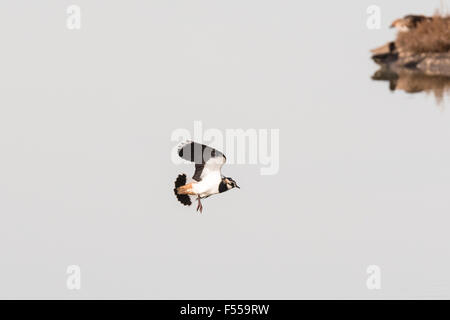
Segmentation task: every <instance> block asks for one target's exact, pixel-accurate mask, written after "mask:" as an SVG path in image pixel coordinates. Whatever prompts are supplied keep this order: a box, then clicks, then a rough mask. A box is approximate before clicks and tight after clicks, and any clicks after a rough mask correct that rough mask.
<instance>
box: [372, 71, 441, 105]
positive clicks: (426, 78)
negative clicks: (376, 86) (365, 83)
mask: <svg viewBox="0 0 450 320" xmlns="http://www.w3.org/2000/svg"><path fill="white" fill-rule="evenodd" d="M372 79H373V80H384V81H389V88H390V89H391V90H392V91H395V90H403V91H405V92H408V93H417V92H426V93H433V94H434V96H435V97H436V100H437V101H438V102H442V101H443V100H444V97H445V95H446V94H448V93H450V77H447V76H441V75H427V74H425V73H423V72H418V71H415V70H408V69H404V70H397V71H393V70H392V69H389V68H385V67H381V68H380V69H379V70H378V71H377V72H375V74H374V75H373V76H372Z"/></svg>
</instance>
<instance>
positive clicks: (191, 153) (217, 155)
mask: <svg viewBox="0 0 450 320" xmlns="http://www.w3.org/2000/svg"><path fill="white" fill-rule="evenodd" d="M178 155H179V156H180V157H181V158H183V159H185V160H188V161H191V162H194V163H195V173H194V176H193V177H192V179H194V180H196V181H201V180H202V179H203V177H205V176H206V175H207V174H209V173H211V172H220V170H221V169H222V166H223V165H224V163H225V161H226V158H225V155H224V154H223V153H222V152H220V151H218V150H216V149H213V148H211V147H208V146H206V145H204V144H200V143H197V142H193V141H186V142H184V143H183V144H182V145H181V146H180V148H179V149H178Z"/></svg>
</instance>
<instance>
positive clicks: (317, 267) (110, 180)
mask: <svg viewBox="0 0 450 320" xmlns="http://www.w3.org/2000/svg"><path fill="white" fill-rule="evenodd" d="M439 3H440V1H434V0H433V1H423V0H422V1H411V0H408V1H406V0H403V1H387V0H384V1H356V0H355V1H339V2H338V1H331V0H328V1H308V2H305V1H260V0H258V1H256V0H253V1H247V0H246V1H236V0H233V1H206V0H204V1H197V0H194V1H162V0H161V1H112V0H108V1H105V0H103V1H102V0H97V1H87V0H73V1H56V0H54V1H49V0H42V1H39V2H37V1H34V2H30V1H24V0H14V1H12V0H9V1H2V2H1V3H0V33H1V39H2V59H1V62H0V69H1V70H2V71H1V76H0V146H1V148H0V163H1V166H0V252H1V261H0V297H2V298H64V299H66V298H155V299H159V298H188V299H189V298H204V299H215V298H223V299H227V298H254V299H258V298H265V299H280V298H289V299H300V298H362V299H367V298H377V299H378V298H387V299H390V298H450V274H449V272H448V270H449V268H450V257H449V252H450V251H449V249H450V248H449V244H450V235H449V233H448V226H449V223H450V217H449V209H450V203H449V197H448V194H449V192H450V183H449V178H450V144H449V143H448V141H449V138H450V114H449V112H448V111H449V110H448V108H444V109H443V110H442V108H440V107H439V106H437V105H436V103H435V100H434V98H433V97H432V96H431V95H426V94H417V95H408V94H406V93H402V92H395V93H391V92H390V91H389V90H388V86H387V84H386V83H380V82H373V81H372V80H371V79H370V76H371V75H372V73H373V72H374V71H375V70H376V69H377V68H376V65H374V63H372V61H371V60H370V54H369V50H370V49H371V48H373V47H376V46H378V45H381V44H383V43H385V42H387V41H389V40H391V39H393V38H394V36H395V33H394V31H393V30H391V29H388V25H389V24H390V22H391V21H392V20H393V19H395V18H398V17H401V16H403V15H405V14H409V13H425V14H431V13H433V12H434V10H435V8H437V7H439ZM70 4H77V5H79V6H80V7H81V10H82V28H81V30H76V31H69V30H67V28H66V17H67V15H66V8H67V6H68V5H70ZM372 4H376V5H379V6H380V8H381V13H382V26H383V27H382V29H380V30H368V29H367V27H366V19H367V14H366V8H367V7H368V6H369V5H372ZM195 120H199V121H202V123H203V125H204V127H205V128H216V129H219V130H225V129H234V128H242V129H248V128H254V129H272V128H273V129H279V130H280V171H279V173H278V174H277V175H273V176H262V175H260V171H259V169H260V168H259V166H256V165H238V164H235V165H226V166H225V167H224V173H225V174H226V175H227V176H231V177H233V178H234V179H235V180H236V181H237V182H238V184H239V185H240V186H241V190H232V191H230V192H227V193H224V194H222V195H218V196H215V197H211V198H209V199H206V200H205V201H204V209H205V210H204V213H203V215H198V214H197V213H196V212H195V210H194V208H185V207H183V206H181V205H180V204H179V203H178V202H177V201H176V199H175V197H174V195H173V192H172V188H173V181H174V179H175V177H176V176H177V174H178V173H180V172H186V173H188V174H191V173H193V168H192V167H191V166H187V165H175V164H173V163H172V162H171V160H170V152H171V150H172V148H173V147H174V142H172V141H171V140H170V136H171V133H172V132H173V131H174V130H176V129H179V128H186V129H188V130H193V124H194V121H195ZM73 264H75V265H79V266H80V267H81V273H82V278H81V279H82V280H81V283H82V284H81V290H79V291H70V290H68V289H67V288H66V278H67V275H66V268H67V266H68V265H73ZM373 264H375V265H379V266H380V268H381V272H382V273H381V274H382V278H381V279H382V289H381V290H377V291H370V290H368V289H367V287H366V279H367V277H368V275H367V274H366V268H367V266H369V265H373Z"/></svg>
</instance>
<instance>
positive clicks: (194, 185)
mask: <svg viewBox="0 0 450 320" xmlns="http://www.w3.org/2000/svg"><path fill="white" fill-rule="evenodd" d="M178 155H179V156H180V157H181V158H183V159H185V160H187V161H191V162H194V163H195V172H194V175H193V176H192V179H193V180H194V181H192V182H190V183H187V178H186V175H185V174H180V175H178V177H177V179H176V181H175V188H174V193H175V195H176V197H177V199H178V201H180V202H181V203H182V204H184V205H187V206H190V205H191V204H192V200H191V198H190V197H191V196H196V197H197V200H198V206H197V211H199V210H200V212H202V210H203V206H202V203H201V202H200V199H204V198H207V197H209V196H211V195H213V194H217V193H222V192H225V191H228V190H230V189H233V188H239V186H238V185H237V184H236V182H235V181H234V180H233V179H231V178H228V177H224V176H223V175H222V173H221V170H222V166H223V165H224V164H225V162H226V157H225V155H224V154H223V153H222V152H220V151H218V150H216V149H213V148H211V147H208V146H206V145H204V144H200V143H197V142H193V141H186V142H184V143H183V144H181V146H180V148H179V149H178Z"/></svg>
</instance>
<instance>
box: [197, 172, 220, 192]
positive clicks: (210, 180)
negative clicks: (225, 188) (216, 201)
mask: <svg viewBox="0 0 450 320" xmlns="http://www.w3.org/2000/svg"><path fill="white" fill-rule="evenodd" d="M221 181H222V177H221V175H220V173H219V174H213V175H211V174H210V175H208V176H207V177H205V178H204V179H202V181H200V182H198V183H195V184H194V185H193V186H192V189H193V191H194V192H195V193H196V194H198V195H199V196H200V197H206V196H209V195H212V194H216V193H219V184H220V182H221Z"/></svg>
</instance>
